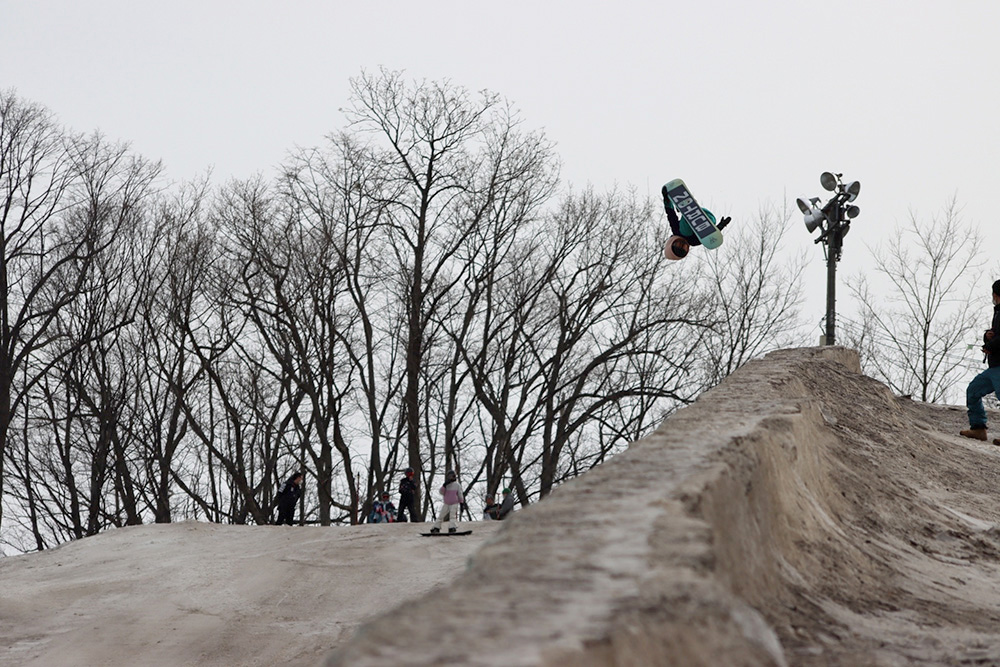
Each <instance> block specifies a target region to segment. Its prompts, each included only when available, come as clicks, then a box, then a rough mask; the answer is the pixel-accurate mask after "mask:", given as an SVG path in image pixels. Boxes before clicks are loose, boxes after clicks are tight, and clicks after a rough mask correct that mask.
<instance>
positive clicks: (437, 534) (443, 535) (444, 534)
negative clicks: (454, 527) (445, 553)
mask: <svg viewBox="0 0 1000 667" xmlns="http://www.w3.org/2000/svg"><path fill="white" fill-rule="evenodd" d="M420 534H421V535H423V536H424V537H456V536H458V535H472V531H471V530H460V531H458V532H457V533H449V532H447V531H441V532H440V533H420Z"/></svg>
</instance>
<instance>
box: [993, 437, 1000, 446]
mask: <svg viewBox="0 0 1000 667" xmlns="http://www.w3.org/2000/svg"><path fill="white" fill-rule="evenodd" d="M993 444H994V445H996V446H997V447H1000V438H993Z"/></svg>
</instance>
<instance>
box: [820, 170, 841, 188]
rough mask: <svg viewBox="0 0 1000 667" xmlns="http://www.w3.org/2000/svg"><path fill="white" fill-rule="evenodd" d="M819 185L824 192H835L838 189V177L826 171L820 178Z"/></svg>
mask: <svg viewBox="0 0 1000 667" xmlns="http://www.w3.org/2000/svg"><path fill="white" fill-rule="evenodd" d="M819 184H820V185H822V186H823V189H824V190H828V191H830V192H833V191H834V190H836V189H837V177H836V176H834V175H833V174H832V173H830V172H828V171H824V172H823V173H822V174H821V175H820V177H819Z"/></svg>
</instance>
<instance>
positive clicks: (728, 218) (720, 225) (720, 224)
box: [716, 215, 732, 230]
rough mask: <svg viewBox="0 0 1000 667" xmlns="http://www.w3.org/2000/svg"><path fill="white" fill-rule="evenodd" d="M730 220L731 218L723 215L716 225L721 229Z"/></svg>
mask: <svg viewBox="0 0 1000 667" xmlns="http://www.w3.org/2000/svg"><path fill="white" fill-rule="evenodd" d="M731 220H732V219H731V218H730V217H729V216H728V215H727V216H726V217H724V218H723V219H722V220H720V221H719V224H718V225H716V227H718V228H719V229H720V230H721V229H722V228H723V227H725V226H726V225H728V224H729V223H730V222H731Z"/></svg>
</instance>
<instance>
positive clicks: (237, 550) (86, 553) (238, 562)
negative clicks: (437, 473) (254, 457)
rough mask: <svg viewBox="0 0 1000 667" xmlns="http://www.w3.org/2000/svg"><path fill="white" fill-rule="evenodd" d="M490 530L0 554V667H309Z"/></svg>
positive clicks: (119, 534) (149, 536)
mask: <svg viewBox="0 0 1000 667" xmlns="http://www.w3.org/2000/svg"><path fill="white" fill-rule="evenodd" d="M498 527H499V524H497V523H476V524H474V528H475V532H474V533H473V534H472V535H470V536H468V537H454V538H437V539H434V538H425V537H420V536H419V535H418V534H417V533H418V530H419V527H418V526H415V525H413V524H381V525H364V526H353V527H331V528H318V527H305V528H300V527H294V528H293V527H287V526H264V527H253V526H220V525H212V524H204V523H195V522H186V523H177V524H168V525H149V526H137V527H131V528H123V529H120V530H114V531H110V532H107V533H102V534H100V535H97V536H96V537H91V538H87V539H84V540H80V541H77V542H72V543H68V544H65V545H63V546H61V547H59V548H57V549H53V550H51V551H45V552H41V553H36V554H28V555H25V556H16V557H11V558H6V559H0V665H37V666H39V667H64V666H65V667H68V666H71V665H81V666H83V665H86V666H91V665H93V666H98V665H136V666H140V665H141V666H144V667H146V666H152V665H218V666H220V667H222V666H235V665H315V664H317V663H318V662H320V661H321V660H322V658H323V657H324V656H325V655H326V654H327V653H328V652H329V650H330V649H331V648H333V647H335V646H337V645H339V644H340V643H341V642H343V640H344V638H345V637H346V636H348V635H350V634H351V632H353V631H354V630H355V628H356V627H357V626H358V624H359V623H360V622H362V621H364V620H366V619H368V618H369V617H371V616H372V615H374V614H377V613H379V612H383V611H385V610H386V609H390V608H392V607H394V606H395V605H397V604H401V603H405V602H407V601H411V602H412V601H413V600H414V599H416V598H419V597H420V596H421V595H424V594H425V593H427V592H428V591H430V590H432V589H433V588H435V587H436V586H440V585H442V584H443V583H446V582H447V581H449V580H450V579H452V578H454V577H455V576H456V575H457V573H459V572H461V571H462V570H463V569H464V567H465V561H466V559H467V558H468V556H469V554H470V553H471V552H472V551H474V550H475V549H476V548H477V547H478V546H479V545H480V544H482V542H483V541H484V540H485V539H487V538H488V537H489V536H490V535H491V534H493V533H495V532H496V529H497V528H498ZM424 528H426V526H425V527H424Z"/></svg>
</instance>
